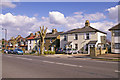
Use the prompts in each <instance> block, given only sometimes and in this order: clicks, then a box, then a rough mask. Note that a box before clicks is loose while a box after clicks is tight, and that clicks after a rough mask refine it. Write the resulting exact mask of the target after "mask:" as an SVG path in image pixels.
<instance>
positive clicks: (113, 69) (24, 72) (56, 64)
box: [2, 54, 119, 78]
mask: <svg viewBox="0 0 120 80" xmlns="http://www.w3.org/2000/svg"><path fill="white" fill-rule="evenodd" d="M118 73H119V71H118V63H117V62H107V61H96V60H89V59H75V58H54V57H45V56H30V55H6V54H4V55H2V78H118Z"/></svg>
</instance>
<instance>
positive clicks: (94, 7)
mask: <svg viewBox="0 0 120 80" xmlns="http://www.w3.org/2000/svg"><path fill="white" fill-rule="evenodd" d="M14 4H16V5H17V6H16V7H15V8H14V9H13V8H9V9H3V11H2V13H3V14H6V13H8V12H11V13H13V14H14V15H27V16H29V17H32V16H33V15H34V14H38V15H39V16H38V17H42V16H45V17H48V13H49V12H50V11H59V12H61V13H63V14H64V15H65V16H71V15H73V13H74V12H79V11H80V12H81V11H82V12H85V13H88V14H90V13H95V12H102V13H105V14H106V13H107V12H105V9H108V8H110V7H114V6H116V5H117V4H118V3H117V2H21V3H16V2H14Z"/></svg>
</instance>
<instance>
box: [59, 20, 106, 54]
mask: <svg viewBox="0 0 120 80" xmlns="http://www.w3.org/2000/svg"><path fill="white" fill-rule="evenodd" d="M106 36H107V34H106V33H105V32H102V31H100V30H97V29H95V28H93V27H91V26H90V23H89V21H88V20H86V23H85V26H84V27H83V28H77V29H72V30H69V31H67V32H65V33H63V34H61V35H60V48H62V49H64V48H74V49H76V50H78V51H83V52H85V53H88V54H90V47H96V48H99V47H100V48H101V47H102V48H105V43H106Z"/></svg>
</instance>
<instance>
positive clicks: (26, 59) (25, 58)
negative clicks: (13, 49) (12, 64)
mask: <svg viewBox="0 0 120 80" xmlns="http://www.w3.org/2000/svg"><path fill="white" fill-rule="evenodd" d="M16 58H19V59H24V60H32V59H29V58H21V57H16Z"/></svg>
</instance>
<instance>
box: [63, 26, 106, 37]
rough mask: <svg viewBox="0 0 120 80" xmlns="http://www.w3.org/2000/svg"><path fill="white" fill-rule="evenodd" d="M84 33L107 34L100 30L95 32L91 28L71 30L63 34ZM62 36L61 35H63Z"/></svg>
mask: <svg viewBox="0 0 120 80" xmlns="http://www.w3.org/2000/svg"><path fill="white" fill-rule="evenodd" d="M85 32H101V33H104V34H107V33H105V32H102V31H100V30H97V29H95V28H93V27H91V26H85V27H83V28H77V29H72V30H69V31H67V32H65V33H63V34H71V33H85ZM63 34H62V35H63Z"/></svg>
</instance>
